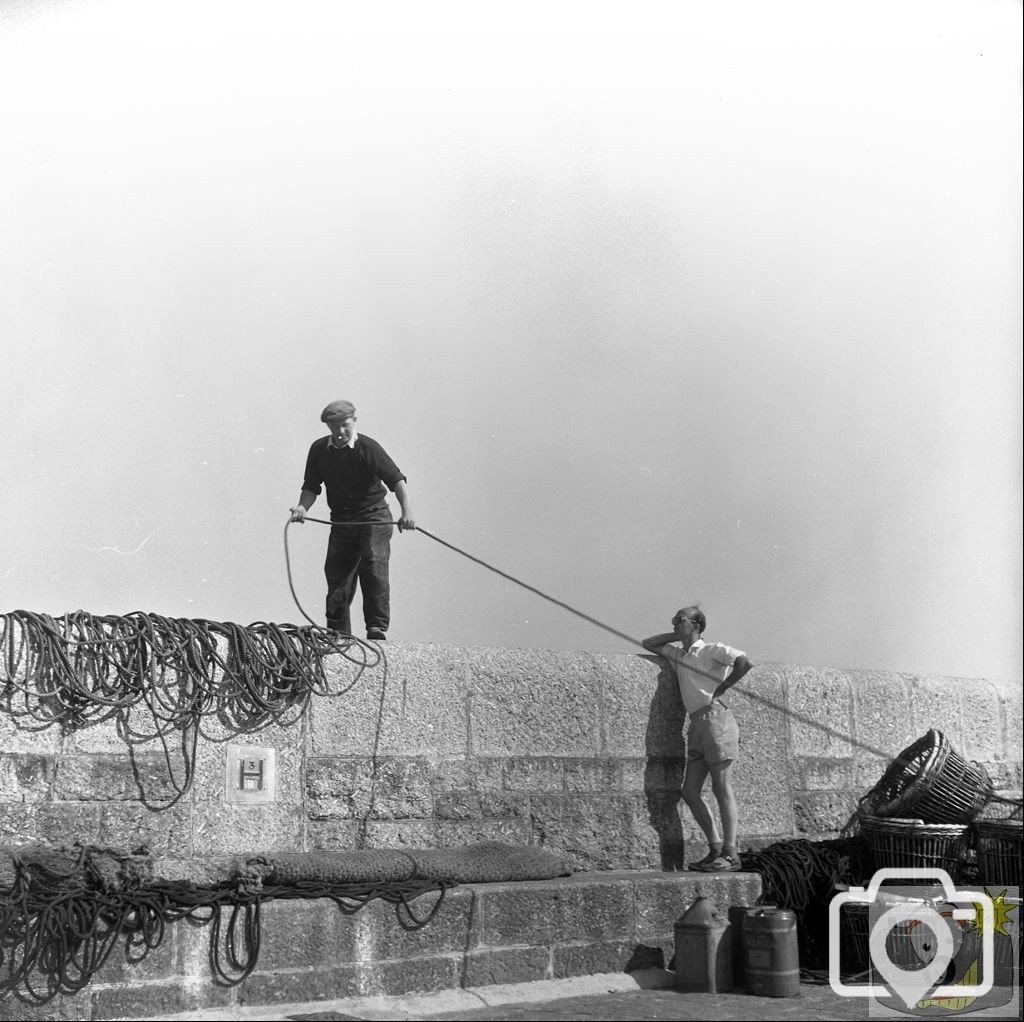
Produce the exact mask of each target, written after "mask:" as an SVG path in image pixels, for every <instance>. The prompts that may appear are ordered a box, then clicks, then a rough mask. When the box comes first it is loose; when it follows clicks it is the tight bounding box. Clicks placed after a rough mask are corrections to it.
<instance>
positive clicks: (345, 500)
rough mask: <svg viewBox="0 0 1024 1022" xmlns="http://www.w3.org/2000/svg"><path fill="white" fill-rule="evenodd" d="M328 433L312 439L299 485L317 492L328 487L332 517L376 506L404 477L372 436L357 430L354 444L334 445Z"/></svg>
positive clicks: (344, 516)
mask: <svg viewBox="0 0 1024 1022" xmlns="http://www.w3.org/2000/svg"><path fill="white" fill-rule="evenodd" d="M330 440H331V438H330V437H329V436H325V437H320V439H319V440H314V441H313V445H312V446H311V447H310V449H309V455H308V456H307V458H306V474H305V477H304V478H303V481H302V488H303V489H304V490H309V491H310V492H311V493H316V494H318V495H319V493H320V491H321V488H322V487H323V486H326V487H327V503H328V505H329V506H330V509H331V518H332V519H333V520H335V521H344V520H345V519H346V518H347V517H349V516H351V515H358V514H359V513H361V512H363V511H366V510H368V509H369V508H372V507H379V506H380V505H381V504H383V503H384V500H385V498H386V496H387V491H386V490H385V489H384V487H385V486H386V487H387V489H388V490H391V491H392V492H394V489H395V487H396V486H397V485H398V484H399V483H400V482H401V481H402V480H403V479H405V476H404V475H403V474H402V472H401V471H400V470H399V468H398V466H397V465H396V464H395V463H394V462H393V461H392V460H391V458H390V457H389V456H388V453H387V451H385V450H384V448H383V447H381V445H380V444H379V443H377V441H376V440H374V439H373V438H372V437H368V436H365V435H363V434H362V433H360V434H359V435H358V436H357V437H356V442H355V446H354V447H347V446H341V447H335V446H334V445H331V444H330Z"/></svg>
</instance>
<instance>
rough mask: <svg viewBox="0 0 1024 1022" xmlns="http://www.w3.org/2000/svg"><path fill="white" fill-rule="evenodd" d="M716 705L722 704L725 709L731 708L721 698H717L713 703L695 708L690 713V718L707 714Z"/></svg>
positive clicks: (695, 718) (693, 718) (694, 718)
mask: <svg viewBox="0 0 1024 1022" xmlns="http://www.w3.org/2000/svg"><path fill="white" fill-rule="evenodd" d="M716 706H721V707H722V709H723V710H728V709H729V707H728V706H726V705H725V703H723V702H722V701H721V700H715V702H713V703H708V705H707V706H702V707H701V708H700V709H699V710H694V711H693V713H691V714H690V720H697V719H698V718H699V717H704V716H707V714H709V713H710V712H711V711H712V710H713V709H714V708H715V707H716Z"/></svg>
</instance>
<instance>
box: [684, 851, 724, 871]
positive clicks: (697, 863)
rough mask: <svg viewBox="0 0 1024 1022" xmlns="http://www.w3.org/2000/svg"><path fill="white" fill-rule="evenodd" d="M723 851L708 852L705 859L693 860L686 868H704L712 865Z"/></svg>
mask: <svg viewBox="0 0 1024 1022" xmlns="http://www.w3.org/2000/svg"><path fill="white" fill-rule="evenodd" d="M720 855H721V852H708V854H707V855H705V856H704V858H703V859H696V860H694V861H693V862H691V863H690V864H689V865H688V866H687V867H686V868H687V869H704V868H705V867H706V866H710V865H711V863H713V862H714V861H715V859H717V858H718V857H719V856H720Z"/></svg>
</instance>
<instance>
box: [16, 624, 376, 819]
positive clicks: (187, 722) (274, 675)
mask: <svg viewBox="0 0 1024 1022" xmlns="http://www.w3.org/2000/svg"><path fill="white" fill-rule="evenodd" d="M328 653H331V654H336V655H338V656H339V657H341V658H342V659H343V660H344V661H345V662H346V664H347V671H340V672H338V673H337V674H336V675H334V676H333V677H328V675H327V673H326V671H325V669H324V664H323V658H324V656H326V655H327V654H328ZM382 661H383V653H382V651H381V649H380V648H379V646H377V645H375V644H373V643H368V642H363V641H362V640H360V639H357V638H355V637H354V636H344V635H340V634H339V633H337V632H330V631H327V630H325V629H321V628H316V627H313V628H306V627H299V626H296V625H287V624H283V625H281V624H270V623H267V622H256V623H254V624H251V625H248V626H245V627H243V626H242V625H237V624H233V623H231V622H216V621H207V620H202V619H187V618H168V617H163V616H161V615H158V614H150V613H145V612H142V611H134V612H132V613H130V614H127V615H124V616H120V615H117V616H114V615H111V616H100V615H93V614H89V613H87V612H85V611H81V610H79V611H75V612H72V613H67V614H64V615H62V616H61V617H57V618H54V617H51V616H49V615H47V614H40V613H36V612H33V611H26V610H15V611H10V612H8V613H5V614H2V615H0V667H2V668H3V674H4V676H3V677H2V678H0V706H2V708H3V709H5V710H6V711H7V712H8V713H9V714H10V715H11V717H12V718H13V719H14V721H15V723H16V724H17V725H18V726H20V727H22V728H24V729H27V730H42V729H43V728H45V727H48V726H49V725H51V724H54V723H57V724H60V725H61V726H63V727H65V728H67V729H77V728H81V727H87V726H90V725H92V724H96V723H99V722H100V721H104V720H114V721H115V722H116V724H117V727H118V730H119V732H120V733H121V735H122V737H124V739H125V740H126V742H127V743H128V746H129V751H132V750H133V748H134V747H135V746H136V745H140V744H144V743H148V742H157V743H159V745H160V748H161V750H162V753H163V758H164V761H165V763H166V765H167V769H168V776H169V779H170V782H171V785H172V787H173V789H174V791H175V792H176V795H175V796H174V799H173V801H176V800H177V799H178V798H180V797H181V795H183V794H184V793H185V792H186V791H187V790H188V788H189V786H190V784H191V780H192V774H193V767H194V763H195V752H196V745H197V741H198V738H199V735H200V734H201V733H202V730H203V728H202V722H203V720H204V718H207V717H211V716H212V717H215V718H216V719H217V720H218V721H220V723H221V724H226V725H227V726H229V727H230V728H232V729H233V730H235V732H236V733H241V732H246V731H251V730H253V729H256V728H259V727H262V726H264V725H266V724H268V723H271V722H277V723H288V722H290V721H292V720H295V719H297V718H298V717H300V716H301V714H302V712H303V710H304V708H305V706H306V704H307V703H308V701H309V699H310V697H311V696H313V695H318V696H322V697H325V698H336V697H338V696H341V695H344V694H345V693H346V692H348V691H350V690H351V689H352V687H353V686H354V685H355V684H356V683H357V682H358V681H359V679H360V678H361V676H362V674H363V672H364V671H365V670H367V669H368V668H371V669H372V668H375V667H377V666H378V665H379V664H380V663H381V662H382ZM179 758H180V759H181V761H182V764H181V766H178V767H176V766H175V765H174V761H175V760H177V759H179ZM143 800H144V801H145V795H144V799H143ZM173 801H172V803H171V804H173ZM164 807H165V806H161V807H160V808H164ZM153 808H155V807H153Z"/></svg>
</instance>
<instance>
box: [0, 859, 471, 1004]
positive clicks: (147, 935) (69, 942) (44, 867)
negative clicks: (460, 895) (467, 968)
mask: <svg viewBox="0 0 1024 1022" xmlns="http://www.w3.org/2000/svg"><path fill="white" fill-rule="evenodd" d="M140 858H141V857H138V856H135V857H132V856H124V855H120V854H119V853H117V852H114V851H112V850H109V849H100V848H96V847H93V846H78V847H77V848H76V849H73V850H71V851H70V852H67V851H63V850H61V851H52V850H45V851H44V852H42V853H41V852H39V851H38V850H35V851H34V852H32V853H19V854H16V855H15V856H14V857H13V860H12V861H11V865H12V866H13V871H14V876H13V886H12V887H11V888H10V889H9V890H8V891H7V892H6V893H5V894H3V896H0V998H2V997H3V996H5V995H11V996H13V997H14V998H16V999H17V1000H19V1001H22V1002H23V1003H26V1004H33V1005H40V1004H44V1003H46V1002H47V1001H49V1000H51V999H52V998H53V997H55V996H57V995H58V994H74V993H77V992H78V991H80V990H82V989H83V988H84V987H85V986H87V985H88V983H89V981H90V980H91V979H92V977H93V976H94V975H95V974H96V972H98V971H99V969H101V968H102V967H103V965H104V963H105V962H106V961H107V960H108V958H109V957H110V955H111V952H112V951H113V950H114V949H115V948H116V947H117V946H118V945H119V944H121V943H122V942H123V944H124V948H125V956H126V959H127V961H128V962H129V963H133V964H134V963H138V962H140V961H141V960H142V959H144V958H145V957H146V955H147V954H148V953H149V952H150V951H153V950H154V949H155V948H157V947H159V945H160V944H161V943H162V941H163V939H164V936H165V934H166V928H167V924H168V923H174V922H177V921H179V920H181V919H189V920H192V921H194V922H196V923H201V924H206V923H208V924H210V940H209V960H210V966H211V970H212V972H213V976H214V979H215V982H217V983H219V984H221V985H224V986H234V985H236V984H238V983H241V982H242V981H243V980H244V979H246V977H247V976H249V975H250V974H251V973H252V971H253V969H255V967H256V965H257V963H258V960H259V954H260V946H261V905H262V903H263V902H266V901H273V900H291V899H298V898H327V899H329V900H331V901H333V902H334V904H335V905H336V906H337V907H338V908H339V909H340V910H341V911H342V912H344V913H345V914H346V915H353V914H354V913H356V912H358V911H359V910H360V909H362V908H364V907H365V906H366V905H368V904H369V903H370V902H372V901H374V900H381V901H384V902H386V903H388V904H391V905H393V906H394V909H395V915H396V918H397V920H398V923H399V925H400V926H401V927H402V928H403V929H405V930H409V931H413V930H418V929H420V928H421V927H423V926H426V925H427V924H428V923H429V922H430V921H431V920H432V919H433V918H434V916H435V915H436V913H437V912H438V910H439V909H440V907H441V904H442V902H443V900H444V895H445V891H446V890H447V889H449V888H451V887H454V886H456V884H455V883H454V882H449V881H446V880H441V879H430V878H420V877H416V878H411V879H405V880H398V881H387V882H385V881H376V882H373V883H359V882H353V883H329V882H324V881H296V882H293V883H289V884H287V885H285V884H276V885H267V884H265V883H263V882H262V880H263V877H262V876H261V871H260V870H259V869H258V868H257V869H255V870H248V871H246V870H243V871H240V873H239V875H238V876H237V877H236V878H235V879H234V880H232V881H225V882H223V883H219V884H214V885H210V886H205V887H197V886H195V885H194V884H191V883H187V882H184V881H167V880H159V879H156V880H154V879H152V878H144V877H143V876H141V875H138V874H140V873H142V872H144V871H143V870H139V862H138V860H139V859H140ZM131 859H135V860H136V861H135V862H129V863H128V865H129V866H130V867H134V869H135V871H136V875H134V876H133V875H131V874H132V869H129V870H128V871H125V870H123V869H119V868H118V867H119V864H121V865H122V866H123V865H124V864H125V862H126V861H127V860H131ZM47 860H48V861H47ZM263 872H265V870H264V871H263ZM5 886H6V885H5ZM430 892H438V898H437V899H436V900H435V902H434V904H433V905H432V906H430V907H429V909H427V910H426V911H424V912H422V913H417V912H416V911H414V909H413V906H412V904H411V903H412V901H413V900H414V899H416V898H418V897H420V896H421V895H423V894H426V893H430ZM0 893H3V892H0Z"/></svg>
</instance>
